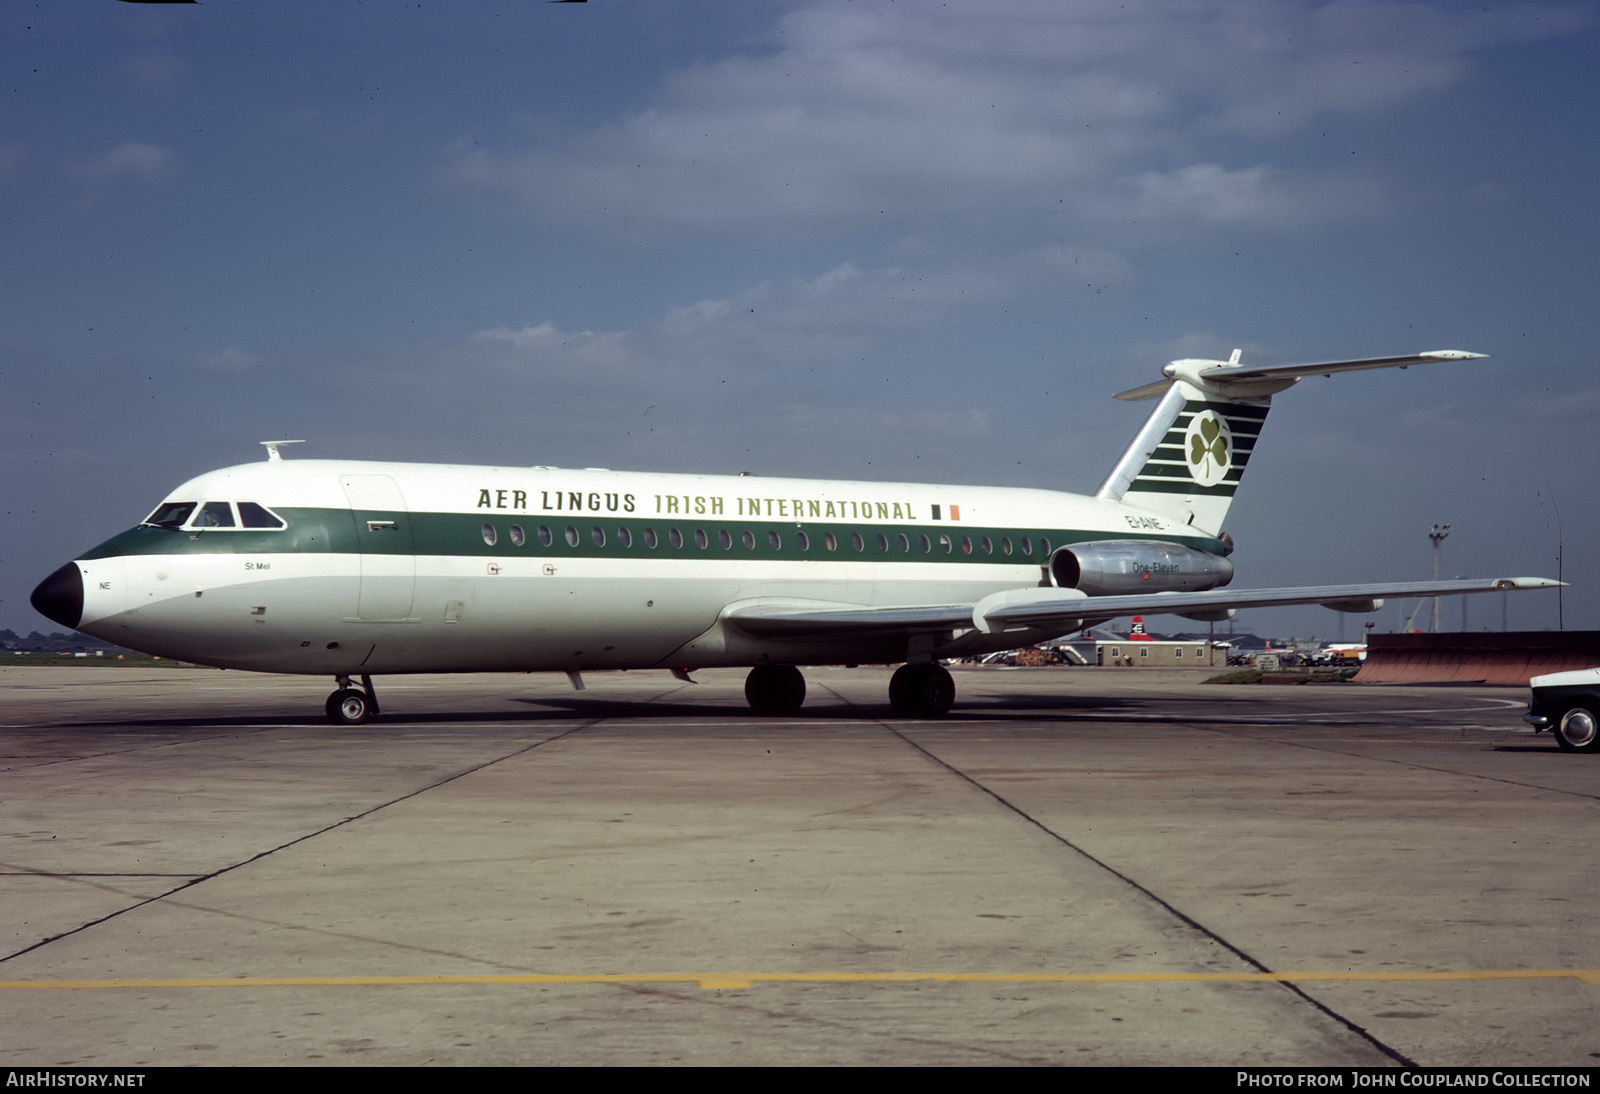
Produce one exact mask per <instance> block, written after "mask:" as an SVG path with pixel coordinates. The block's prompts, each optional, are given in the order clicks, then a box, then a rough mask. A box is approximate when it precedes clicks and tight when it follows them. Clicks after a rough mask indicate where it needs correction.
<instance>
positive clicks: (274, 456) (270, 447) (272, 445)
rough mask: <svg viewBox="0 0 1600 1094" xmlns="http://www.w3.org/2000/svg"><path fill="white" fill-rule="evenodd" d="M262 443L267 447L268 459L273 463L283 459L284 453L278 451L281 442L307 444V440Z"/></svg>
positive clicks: (282, 442)
mask: <svg viewBox="0 0 1600 1094" xmlns="http://www.w3.org/2000/svg"><path fill="white" fill-rule="evenodd" d="M261 443H262V445H263V446H265V447H266V450H267V460H268V461H269V462H272V463H277V462H278V461H280V460H282V459H283V454H282V453H281V452H279V451H278V446H279V445H280V444H305V443H306V442H305V441H262V442H261Z"/></svg>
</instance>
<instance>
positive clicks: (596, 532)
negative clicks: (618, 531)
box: [589, 524, 606, 547]
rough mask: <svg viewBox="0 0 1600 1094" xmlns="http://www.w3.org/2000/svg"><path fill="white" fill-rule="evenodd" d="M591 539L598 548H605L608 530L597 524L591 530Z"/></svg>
mask: <svg viewBox="0 0 1600 1094" xmlns="http://www.w3.org/2000/svg"><path fill="white" fill-rule="evenodd" d="M589 538H590V539H592V540H594V545H595V546H596V547H604V546H605V545H606V530H605V529H604V528H602V527H600V526H599V525H598V524H596V525H595V526H594V527H593V528H591V529H589Z"/></svg>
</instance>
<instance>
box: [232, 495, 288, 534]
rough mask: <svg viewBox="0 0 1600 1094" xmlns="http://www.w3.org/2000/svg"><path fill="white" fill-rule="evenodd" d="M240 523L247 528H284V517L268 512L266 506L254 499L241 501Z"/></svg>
mask: <svg viewBox="0 0 1600 1094" xmlns="http://www.w3.org/2000/svg"><path fill="white" fill-rule="evenodd" d="M239 523H241V524H243V525H244V526H245V527H246V528H283V527H285V524H284V521H283V518H282V517H279V516H277V515H276V514H274V513H270V512H268V511H267V510H266V509H265V508H263V507H262V506H260V505H257V504H256V503H255V502H253V501H241V502H240V503H239Z"/></svg>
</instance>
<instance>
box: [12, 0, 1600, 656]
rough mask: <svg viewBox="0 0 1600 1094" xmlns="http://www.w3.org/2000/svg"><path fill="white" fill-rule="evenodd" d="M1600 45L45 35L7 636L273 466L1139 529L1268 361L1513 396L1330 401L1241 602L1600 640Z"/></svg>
mask: <svg viewBox="0 0 1600 1094" xmlns="http://www.w3.org/2000/svg"><path fill="white" fill-rule="evenodd" d="M1597 14H1600V13H1597V11H1596V8H1595V6H1594V5H1592V4H1586V3H1580V4H1568V3H1550V4H1541V3H1527V4H1516V5H1507V6H1501V7H1494V8H1486V7H1485V6H1484V5H1482V4H1481V3H1471V4H1469V3H1454V2H1443V3H1390V2H1381V0H1375V2H1355V3H1346V2H1339V3H1309V2H1298V0H1270V2H1252V0H1185V2H1181V3H1179V2H1173V3H1151V4H1141V5H1123V4H1121V3H1115V2H1076V0H1055V2H1048V3H1047V2H1042V0H1040V2H1007V0H987V2H972V3H962V2H956V3H946V4H932V3H927V4H914V3H886V2H875V0H860V2H856V3H844V2H817V3H802V2H794V3H777V2H773V3H749V2H715V0H704V2H687V0H686V2H682V3H663V2H651V3H645V2H632V3H630V2H622V0H595V2H593V3H588V4H542V3H528V2H492V0H482V2H472V3H464V4H453V5H443V4H422V5H417V4H401V3H387V2H374V3H354V2H332V3H309V2H301V3H283V4H273V5H260V4H247V3H244V2H242V0H237V2H236V0H211V2H209V3H206V4H203V5H143V4H122V3H115V2H112V0H71V2H50V3H44V2H40V3H29V2H16V0H6V2H3V3H0V66H3V67H0V75H3V82H0V94H3V95H4V96H5V100H6V109H5V110H3V111H0V209H3V214H0V278H3V284H0V299H3V300H4V302H5V303H4V306H3V307H0V380H3V383H4V390H5V398H4V400H3V401H0V471H3V478H0V483H3V486H0V491H3V493H0V500H3V502H4V514H5V523H4V528H3V531H0V626H9V627H12V628H15V629H18V630H21V631H28V630H33V629H36V628H37V629H43V630H50V629H54V628H53V626H52V625H49V624H48V623H47V622H46V621H44V620H43V619H41V618H39V617H38V616H36V615H34V613H33V612H32V610H31V608H30V607H29V606H28V604H27V594H28V591H29V590H30V589H31V588H32V586H33V585H34V584H35V583H36V582H37V581H38V580H39V579H40V578H41V577H43V576H44V575H45V574H47V573H49V572H50V571H51V570H52V569H54V568H55V567H56V566H58V565H59V564H60V563H61V562H63V561H66V560H68V559H70V558H72V557H73V556H74V554H75V553H77V552H79V551H81V550H83V549H84V548H86V547H88V546H90V545H92V544H94V543H97V542H99V541H101V540H103V539H105V538H108V537H109V536H110V535H111V534H113V533H114V532H116V531H118V530H120V529H122V528H124V527H126V526H128V525H130V524H132V523H134V522H136V521H137V520H138V519H140V518H141V517H142V516H144V515H145V514H146V513H147V512H148V511H149V510H150V509H151V508H152V507H153V506H154V504H155V503H156V502H157V501H158V500H160V498H161V497H162V496H163V495H164V494H165V493H166V491H168V490H169V489H171V488H172V487H173V486H175V485H177V484H178V483H179V482H181V481H183V480H185V479H187V478H189V477H191V476H193V475H195V474H198V473H200V472H202V471H206V470H210V469H212V468H215V467H220V466H226V465H229V464H235V463H243V462H249V461H251V460H255V459H258V458H260V452H261V450H260V448H259V447H258V446H257V444H256V442H257V441H260V440H264V439H269V438H276V437H304V438H307V440H308V444H306V445H305V446H304V447H303V448H302V449H300V450H298V451H297V452H295V453H294V454H295V455H301V454H302V453H303V454H304V455H305V456H312V455H315V456H319V457H329V458H337V457H350V458H363V459H366V458H371V459H401V460H443V461H454V462H468V463H497V464H512V465H515V464H557V465H565V466H593V465H600V466H608V467H617V468H640V469H652V470H655V469H659V470H682V471H704V472H721V471H728V472H735V471H739V470H751V471H755V472H758V473H763V474H794V475H815V476H830V477H833V476H838V477H852V478H854V477H859V478H868V479H884V480H897V479H909V480H916V481H929V482H940V481H947V482H959V483H994V484H1001V485H1010V484H1014V485H1029V486H1047V487H1059V488H1063V489H1068V490H1077V491H1083V492H1092V491H1093V490H1094V489H1095V488H1096V487H1097V486H1098V485H1099V483H1100V481H1101V480H1102V479H1103V478H1104V476H1105V473H1106V471H1107V470H1108V469H1109V467H1110V466H1111V464H1112V463H1113V462H1114V461H1115V459H1116V457H1117V455H1118V454H1119V453H1120V452H1121V450H1122V449H1123V448H1124V447H1125V446H1126V444H1127V443H1128V441H1129V440H1130V439H1131V437H1132V436H1133V434H1134V433H1135V432H1136V430H1137V429H1138V427H1139V425H1140V424H1141V422H1142V420H1143V415H1144V412H1145V410H1146V409H1147V408H1146V407H1145V406H1144V405H1140V404H1123V403H1117V402H1114V401H1112V400H1111V399H1110V396H1111V394H1112V393H1113V392H1116V391H1118V390H1122V389H1124V388H1128V387H1133V386H1135V385H1137V384H1141V383H1144V382H1146V381H1148V380H1151V379H1154V378H1155V377H1156V376H1157V375H1158V370H1159V368H1160V366H1161V365H1162V364H1163V363H1164V362H1166V361H1167V360H1169V359H1171V358H1174V357H1180V356H1222V357H1225V356H1226V355H1227V354H1228V352H1229V351H1230V350H1231V349H1232V348H1233V347H1235V346H1239V347H1242V348H1243V349H1244V351H1245V360H1246V362H1247V363H1249V362H1255V363H1262V364H1266V363H1283V362H1299V361H1315V360H1329V359H1337V358H1341V357H1360V356H1377V355H1385V354H1391V353H1402V352H1414V351H1418V350H1424V349H1467V350H1475V351H1479V352H1486V353H1491V354H1493V355H1494V358H1493V359H1492V360H1490V361H1483V362H1475V363H1469V364H1461V365H1438V366H1432V367H1429V368H1418V369H1410V370H1407V371H1405V372H1390V373H1371V374H1356V375H1352V376H1344V377H1339V378H1336V379H1334V380H1323V379H1313V380H1307V381H1305V382H1303V383H1302V384H1301V385H1299V387H1298V388H1296V389H1295V390H1293V391H1290V392H1288V393H1286V394H1285V395H1283V396H1280V397H1279V399H1278V400H1277V402H1276V403H1275V406H1274V410H1273V415H1272V418H1271V420H1270V421H1269V422H1268V424H1267V427H1266V430H1265V432H1264V434H1263V440H1262V447H1261V448H1260V449H1259V450H1258V453H1259V454H1258V456H1257V459H1256V460H1255V461H1253V462H1252V464H1251V468H1250V474H1249V476H1248V477H1247V478H1246V480H1245V484H1244V487H1243V489H1242V490H1241V492H1240V496H1239V500H1238V502H1237V503H1236V505H1235V507H1234V511H1233V513H1231V514H1230V518H1231V519H1230V528H1229V531H1230V532H1231V533H1232V534H1233V535H1234V537H1235V539H1236V540H1237V542H1238V544H1239V550H1238V553H1237V554H1236V556H1235V561H1236V563H1237V564H1238V567H1239V577H1238V579H1237V582H1236V583H1238V584H1240V585H1249V586H1263V585H1282V584H1305V583H1321V582H1325V581H1355V580H1405V579H1413V578H1417V577H1425V576H1427V575H1429V574H1430V573H1431V566H1432V555H1431V549H1430V546H1429V543H1428V540H1427V536H1426V532H1427V529H1428V526H1429V525H1431V524H1433V523H1435V522H1438V521H1450V522H1452V524H1453V525H1454V527H1453V530H1452V535H1451V538H1450V539H1449V540H1447V541H1446V543H1445V545H1444V563H1443V569H1444V571H1445V573H1446V574H1448V575H1455V574H1469V575H1474V576H1485V575H1496V574H1541V575H1551V576H1554V574H1555V572H1556V567H1557V555H1558V551H1559V553H1560V554H1561V556H1562V558H1561V564H1562V569H1563V574H1564V576H1565V577H1566V578H1567V579H1568V580H1570V581H1572V582H1574V587H1573V588H1572V589H1570V590H1567V591H1566V592H1565V594H1564V595H1563V596H1562V597H1561V598H1560V600H1559V607H1560V619H1559V621H1560V622H1561V623H1562V624H1564V625H1565V626H1566V627H1567V628H1568V629H1597V628H1600V593H1597V592H1596V591H1595V589H1594V588H1591V584H1592V583H1591V581H1590V580H1589V575H1592V574H1594V573H1595V572H1596V569H1597V566H1600V555H1597V552H1600V546H1597V542H1600V519H1597V517H1596V514H1595V507H1594V505H1593V498H1594V485H1593V484H1594V479H1595V475H1596V472H1597V470H1600V468H1597V463H1600V460H1597V459H1596V456H1595V455H1594V451H1595V434H1596V432H1597V427H1600V378H1597V376H1596V373H1595V370H1594V368H1593V357H1594V353H1595V347H1596V346H1597V345H1600V317H1597V316H1600V309H1596V307H1595V305H1594V300H1593V297H1594V291H1595V285H1596V276H1595V263H1596V259H1595V255H1596V254H1597V253H1600V246H1597V245H1600V232H1597V230H1596V229H1597V224H1600V218H1597V215H1596V212H1595V207H1594V193H1595V190H1596V184H1597V182H1600V132H1597V130H1600V122H1597V119H1596V111H1595V110H1594V104H1595V101H1596V87H1595V77H1594V72H1595V71H1596V62H1597V60H1600V38H1597V31H1600V19H1597ZM1593 584H1596V585H1600V583H1593ZM1511 600H1512V603H1511V604H1510V605H1509V607H1508V608H1507V610H1506V620H1507V622H1508V624H1509V625H1510V626H1512V627H1513V628H1529V629H1542V628H1547V627H1548V628H1553V627H1555V626H1557V624H1558V598H1557V596H1556V595H1555V594H1553V593H1538V594H1529V595H1527V596H1524V597H1521V598H1516V597H1513V598H1511ZM1410 607H1411V606H1410V605H1407V606H1406V610H1407V611H1408V612H1409V609H1410ZM1469 613H1470V614H1469V626H1472V627H1473V628H1474V629H1477V628H1481V627H1482V626H1484V625H1488V624H1491V623H1492V624H1493V625H1496V626H1498V623H1499V620H1500V609H1499V606H1498V605H1496V606H1495V607H1493V608H1492V609H1491V608H1489V607H1488V606H1486V605H1484V606H1477V605H1475V606H1474V607H1473V608H1470V609H1469ZM1399 615H1400V612H1399V610H1398V609H1395V608H1389V609H1386V610H1385V612H1384V613H1381V614H1380V615H1379V616H1378V617H1377V618H1378V623H1379V626H1380V627H1381V628H1382V629H1393V628H1394V627H1396V626H1397V625H1398V623H1399ZM1446 618H1447V619H1448V620H1454V621H1459V618H1460V612H1459V608H1451V609H1449V610H1447V612H1446ZM1240 624H1241V625H1242V626H1243V627H1245V628H1246V629H1251V630H1256V631H1259V632H1261V633H1271V634H1301V635H1306V634H1320V635H1323V636H1325V637H1333V636H1335V635H1336V632H1337V629H1338V625H1339V624H1338V621H1337V617H1335V616H1334V615H1333V614H1332V613H1328V612H1325V611H1322V610H1320V609H1306V610H1301V611H1293V610H1285V611H1279V612H1270V613H1269V612H1254V613H1244V614H1242V615H1241V617H1240ZM1345 629H1346V632H1347V635H1350V634H1353V633H1355V632H1356V631H1358V630H1359V629H1360V628H1359V620H1351V621H1346V623H1345Z"/></svg>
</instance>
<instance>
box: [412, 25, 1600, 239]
mask: <svg viewBox="0 0 1600 1094" xmlns="http://www.w3.org/2000/svg"><path fill="white" fill-rule="evenodd" d="M1582 18H1583V16H1582V13H1581V11H1580V10H1579V9H1573V8H1565V7H1545V6H1539V5H1522V6H1519V8H1518V9H1517V11H1516V12H1515V13H1502V14H1498V15H1496V14H1495V13H1492V12H1490V13H1484V12H1467V11H1461V10H1458V9H1454V8H1432V7H1427V6H1423V5H1420V4H1414V3H1402V2H1390V0H1343V2H1336V3H1332V4H1321V3H1314V2H1312V0H1295V2H1290V0H1243V2H1240V0H1194V2H1190V3H1185V4H1181V5H1175V4H1167V5H1159V6H1154V7H1152V6H1147V5H1125V4H1121V3H1116V2H1112V0H1077V2H1071V3H1053V4H1042V3H1037V2H1034V0H989V2H985V3H981V4H979V3H954V4H947V5H940V6H937V7H935V6H933V5H897V6H895V7H893V8H884V7H881V6H878V5H869V4H844V3H834V2H824V3H818V4H815V5H813V6H811V7H808V8H804V9H801V10H798V11H794V12H791V13H790V14H789V15H787V16H786V17H785V18H784V19H783V21H782V23H781V26H780V28H779V31H778V33H777V34H776V35H775V36H774V38H773V44H774V48H773V49H771V50H770V51H769V52H765V53H756V52H750V53H745V54H740V55H737V56H732V57H728V58H724V59H722V60H717V61H712V62H705V63H701V64H697V65H695V66H693V67H690V68H686V69H684V70H681V71H679V72H677V73H676V74H674V75H673V76H671V77H670V78H669V79H667V80H666V81H664V82H663V84H662V86H661V87H660V89H659V91H658V93H657V94H656V95H655V97H654V98H653V100H652V101H651V102H649V103H648V105H646V106H644V107H643V108H641V109H639V110H636V111H635V112H633V113H631V114H629V115H627V116H625V117H621V118H618V119H616V120H615V121H613V122H610V123H608V124H604V125H599V126H595V127H593V128H590V129H588V130H586V131H582V132H579V133H577V134H575V135H571V136H569V137H566V138H551V137H545V138H543V139H541V140H540V141H539V142H538V143H536V144H532V145H529V146H527V147H521V148H518V147H492V146H486V145H484V144H481V143H478V142H475V141H470V140H467V139H463V140H462V141H460V142H458V143H457V144H455V145H454V146H452V148H450V149H449V150H448V151H447V154H446V157H445V164H444V166H443V168H442V169H441V175H442V177H443V178H444V179H445V180H447V181H448V183H449V184H451V185H454V186H456V187H459V188H461V189H462V190H464V191H466V192H469V193H471V194H473V195H474V196H475V197H476V198H478V199H479V200H482V201H484V202H486V203H488V204H490V205H491V206H494V207H497V208H499V209H501V210H502V211H505V212H508V213H511V214H514V215H519V216H530V217H535V218H539V217H568V216H571V217H577V218H580V219H582V220H585V221H587V222H589V223H591V224H594V225H596V226H600V227H604V228H609V229H611V230H615V231H618V232H627V231H633V230H637V229H639V228H641V227H645V226H680V227H694V228H716V227H740V226H758V225H765V224H768V223H772V222H779V223H784V222H789V223H797V224H805V223H824V224H826V223H843V222H847V221H849V220H851V219H853V218H860V217H863V216H868V215H879V214H888V215H907V216H919V217H926V216H929V215H930V214H939V213H960V214H962V215H971V214H972V213H973V212H974V211H977V210H983V211H991V210H995V209H1001V210H1004V209H1037V208H1038V207H1040V206H1041V205H1044V204H1046V203H1047V202H1053V201H1054V200H1055V199H1056V198H1057V197H1058V196H1060V195H1066V197H1067V200H1066V202H1065V206H1066V207H1067V208H1068V209H1069V210H1080V211H1081V210H1087V211H1090V212H1096V211H1101V210H1103V209H1105V208H1106V207H1108V206H1113V205H1116V204H1118V203H1119V202H1122V201H1125V200H1126V199H1127V197H1128V183H1127V180H1128V179H1136V180H1137V184H1136V186H1135V187H1134V188H1133V197H1134V199H1136V200H1135V202H1134V204H1135V205H1136V206H1138V208H1136V209H1135V210H1134V212H1135V213H1138V212H1140V211H1143V210H1144V209H1145V208H1148V210H1149V211H1150V212H1152V213H1154V214H1155V215H1159V216H1162V217H1169V218H1171V217H1188V218H1192V219H1196V220H1198V221H1200V222H1203V223H1229V224H1246V223H1248V224H1258V225H1271V226H1276V225H1282V224H1284V223H1288V222H1291V221H1292V222H1295V223H1304V222H1306V221H1307V220H1308V219H1310V218H1314V217H1316V216H1318V215H1319V214H1320V212H1322V211H1323V209H1324V207H1323V205H1322V204H1321V202H1322V201H1323V200H1324V199H1326V198H1328V197H1330V195H1331V196H1332V198H1333V199H1334V200H1333V203H1332V207H1331V209H1332V212H1333V213H1334V214H1336V215H1337V216H1340V217H1342V216H1345V215H1347V214H1348V213H1350V212H1351V211H1354V210H1356V209H1359V208H1362V207H1363V202H1364V201H1369V200H1370V199H1371V198H1372V197H1373V194H1372V193H1370V192H1368V193H1364V194H1357V195H1354V196H1352V195H1351V194H1349V193H1348V192H1347V191H1348V190H1349V189H1350V187H1349V184H1348V183H1340V182H1337V181H1336V182H1334V183H1327V182H1324V181H1321V180H1317V179H1300V180H1290V179H1288V178H1286V177H1285V176H1283V175H1280V174H1277V173H1275V172H1272V171H1270V170H1269V169H1267V168H1264V167H1259V166H1242V167H1241V166H1234V165H1229V164H1227V163H1225V162H1221V160H1220V159H1219V158H1218V157H1216V156H1212V157H1209V158H1208V157H1206V155H1205V153H1204V146H1205V145H1206V144H1207V143H1208V142H1215V141H1219V140H1233V141H1236V140H1238V139H1240V138H1253V137H1260V136H1263V135H1271V134H1282V133H1286V132H1290V131H1293V130H1295V129H1297V128H1301V127H1304V126H1306V125H1307V124H1308V123H1310V122H1312V121H1314V120H1316V119H1318V118H1320V117H1323V116H1325V115H1329V114H1346V115H1348V114H1362V113H1370V112H1376V111H1381V110H1384V109H1390V108H1395V107H1399V106H1402V105H1404V104H1406V103H1408V102H1409V101H1411V100H1414V99H1415V98H1416V97H1418V96H1419V95H1422V94H1425V93H1427V92H1429V91H1431V90H1433V89H1436V88H1439V87H1442V86H1445V85H1448V84H1450V83H1452V82H1454V81H1457V80H1459V79H1461V78H1462V76H1463V75H1464V74H1465V73H1466V71H1467V70H1468V66H1469V62H1470V54H1471V52H1472V51H1473V50H1475V49H1479V48H1484V47H1486V46H1489V45H1493V44H1499V43H1502V42H1506V41H1514V40H1518V39H1522V38H1531V37H1536V36H1542V35H1549V34H1557V33H1562V32H1564V31H1566V30H1570V29H1571V28H1572V27H1573V26H1574V25H1576V24H1577V23H1578V22H1581V20H1582ZM1358 189H1359V188H1358ZM1141 202H1142V203H1143V204H1142V205H1141V204H1140V203H1141Z"/></svg>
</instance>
